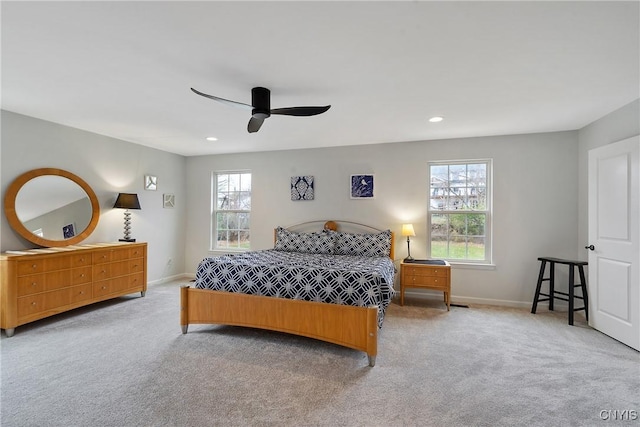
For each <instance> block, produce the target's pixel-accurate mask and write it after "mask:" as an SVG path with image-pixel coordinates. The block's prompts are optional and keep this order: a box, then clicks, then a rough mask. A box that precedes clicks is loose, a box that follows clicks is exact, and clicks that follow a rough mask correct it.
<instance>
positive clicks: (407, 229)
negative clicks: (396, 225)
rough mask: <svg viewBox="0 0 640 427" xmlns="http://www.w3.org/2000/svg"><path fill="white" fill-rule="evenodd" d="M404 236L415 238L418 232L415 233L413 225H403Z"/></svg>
mask: <svg viewBox="0 0 640 427" xmlns="http://www.w3.org/2000/svg"><path fill="white" fill-rule="evenodd" d="M402 235H403V236H415V235H416V232H415V231H413V224H402Z"/></svg>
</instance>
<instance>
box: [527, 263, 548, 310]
mask: <svg viewBox="0 0 640 427" xmlns="http://www.w3.org/2000/svg"><path fill="white" fill-rule="evenodd" d="M540 262H541V264H540V273H539V274H538V284H537V285H536V294H535V295H534V297H533V305H532V306H531V313H533V314H536V309H537V308H538V298H540V288H541V287H542V280H543V278H544V269H545V267H546V265H547V262H546V261H540Z"/></svg>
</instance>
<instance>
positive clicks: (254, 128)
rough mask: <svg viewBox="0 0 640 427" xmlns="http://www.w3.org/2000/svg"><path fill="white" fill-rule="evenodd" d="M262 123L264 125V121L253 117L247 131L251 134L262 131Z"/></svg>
mask: <svg viewBox="0 0 640 427" xmlns="http://www.w3.org/2000/svg"><path fill="white" fill-rule="evenodd" d="M262 123H264V119H260V118H256V117H251V119H249V124H248V125H247V130H248V131H249V133H255V132H258V131H259V130H260V126H262Z"/></svg>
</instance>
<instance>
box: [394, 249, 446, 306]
mask: <svg viewBox="0 0 640 427" xmlns="http://www.w3.org/2000/svg"><path fill="white" fill-rule="evenodd" d="M442 263H443V265H438V264H420V263H415V262H412V263H406V262H402V263H400V305H404V291H405V289H406V288H422V289H433V290H436V291H442V292H443V293H444V303H445V304H446V305H447V310H449V307H450V297H451V265H449V263H448V262H447V261H442Z"/></svg>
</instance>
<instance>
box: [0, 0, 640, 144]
mask: <svg viewBox="0 0 640 427" xmlns="http://www.w3.org/2000/svg"><path fill="white" fill-rule="evenodd" d="M639 5H640V3H639V2H638V1H631V2H608V1H603V2H546V1H540V2H418V1H412V2H400V1H392V2H363V1H357V2H184V1H174V2H154V1H142V2H99V3H97V2H8V1H2V3H1V8H2V9H1V13H2V108H3V109H5V110H8V111H13V112H17V113H21V114H26V115H29V116H33V117H37V118H41V119H44V120H49V121H52V122H57V123H61V124H64V125H68V126H72V127H76V128H80V129H85V130H88V131H92V132H96V133H99V134H103V135H108V136H111V137H115V138H119V139H123V140H126V141H130V142H134V143H137V144H142V145H146V146H150V147H155V148H158V149H161V150H165V151H169V152H173V153H178V154H182V155H185V156H192V155H201V154H215V153H231V152H250V151H264V150H281V149H291V148H309V147H327V146H338V145H357V144H371V143H384V142H398V141H417V140H430V139H443V138H457V137H469V136H484V135H503V134H519V133H532V132H547V131H560V130H573V129H579V128H581V127H583V126H585V125H587V124H589V123H591V122H592V121H594V120H596V119H598V118H600V117H602V116H604V115H606V114H608V113H610V112H611V111H614V110H615V109H617V108H620V107H622V106H623V105H625V104H627V103H629V102H631V101H633V100H635V99H637V98H638V97H640V73H639V68H640V57H639V55H640V54H639V52H640V35H639V27H640V11H639ZM254 86H265V87H268V88H270V89H271V92H272V93H271V107H272V108H280V107H291V106H298V105H326V104H331V109H330V110H329V111H328V112H327V113H325V114H322V115H319V116H314V117H302V118H301V117H289V116H272V117H271V118H269V119H267V121H266V122H265V123H264V125H263V126H262V129H261V130H260V131H259V132H258V133H256V134H248V133H247V130H246V126H247V122H248V120H249V115H250V114H249V112H248V111H243V110H240V109H236V108H231V107H229V106H226V105H223V104H221V103H218V102H215V101H212V100H209V99H206V98H203V97H200V96H197V95H195V94H193V93H192V92H191V91H190V90H189V88H190V87H194V88H196V89H198V90H200V91H202V92H206V93H209V94H213V95H216V96H219V97H222V98H227V99H231V100H235V101H239V102H243V103H251V88H252V87H254ZM434 115H442V116H444V117H445V120H444V121H443V122H441V123H439V124H432V123H429V122H428V121H427V119H428V118H429V117H431V116H434ZM207 136H215V137H217V138H218V139H219V140H218V141H216V142H207V141H205V137H207Z"/></svg>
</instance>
